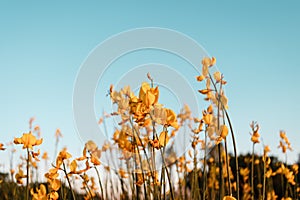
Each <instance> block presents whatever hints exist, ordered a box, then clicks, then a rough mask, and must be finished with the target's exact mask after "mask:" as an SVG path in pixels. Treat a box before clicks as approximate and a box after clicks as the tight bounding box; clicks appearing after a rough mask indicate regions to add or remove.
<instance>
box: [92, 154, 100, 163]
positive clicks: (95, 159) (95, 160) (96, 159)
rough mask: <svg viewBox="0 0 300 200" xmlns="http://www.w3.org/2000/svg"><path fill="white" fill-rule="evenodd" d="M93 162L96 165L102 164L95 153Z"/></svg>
mask: <svg viewBox="0 0 300 200" xmlns="http://www.w3.org/2000/svg"><path fill="white" fill-rule="evenodd" d="M91 162H92V163H93V164H94V165H100V164H101V162H100V160H99V159H98V158H97V157H96V156H95V155H94V154H91Z"/></svg>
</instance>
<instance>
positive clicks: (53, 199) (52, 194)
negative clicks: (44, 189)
mask: <svg viewBox="0 0 300 200" xmlns="http://www.w3.org/2000/svg"><path fill="white" fill-rule="evenodd" d="M58 198H59V195H58V193H57V192H55V191H52V192H50V193H49V194H48V199H50V200H57V199H58Z"/></svg>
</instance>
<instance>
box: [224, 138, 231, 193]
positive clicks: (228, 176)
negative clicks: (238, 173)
mask: <svg viewBox="0 0 300 200" xmlns="http://www.w3.org/2000/svg"><path fill="white" fill-rule="evenodd" d="M225 156H226V158H225V159H226V170H227V181H228V191H229V195H230V196H232V190H231V181H230V171H229V161H228V151H227V139H226V138H225Z"/></svg>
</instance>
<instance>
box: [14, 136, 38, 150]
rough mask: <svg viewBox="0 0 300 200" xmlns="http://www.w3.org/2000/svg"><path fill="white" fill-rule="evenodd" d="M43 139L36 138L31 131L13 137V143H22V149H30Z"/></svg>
mask: <svg viewBox="0 0 300 200" xmlns="http://www.w3.org/2000/svg"><path fill="white" fill-rule="evenodd" d="M42 142H43V139H38V140H37V139H36V137H35V136H34V135H32V133H31V132H29V133H23V136H22V137H21V138H15V139H14V143H15V144H23V149H26V148H30V149H32V147H33V146H36V145H40V144H42Z"/></svg>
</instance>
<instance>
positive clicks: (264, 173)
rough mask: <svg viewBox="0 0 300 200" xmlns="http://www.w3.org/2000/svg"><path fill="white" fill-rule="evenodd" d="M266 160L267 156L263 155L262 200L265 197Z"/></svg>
mask: <svg viewBox="0 0 300 200" xmlns="http://www.w3.org/2000/svg"><path fill="white" fill-rule="evenodd" d="M266 159H267V156H266V155H264V161H263V165H264V166H263V167H264V172H263V194H262V200H265V195H266V162H267V161H266Z"/></svg>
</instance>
